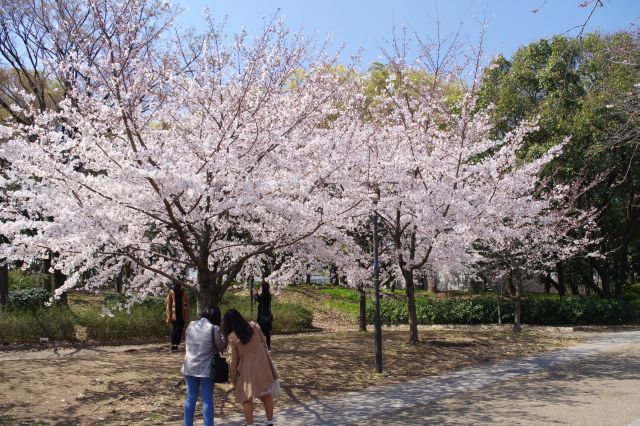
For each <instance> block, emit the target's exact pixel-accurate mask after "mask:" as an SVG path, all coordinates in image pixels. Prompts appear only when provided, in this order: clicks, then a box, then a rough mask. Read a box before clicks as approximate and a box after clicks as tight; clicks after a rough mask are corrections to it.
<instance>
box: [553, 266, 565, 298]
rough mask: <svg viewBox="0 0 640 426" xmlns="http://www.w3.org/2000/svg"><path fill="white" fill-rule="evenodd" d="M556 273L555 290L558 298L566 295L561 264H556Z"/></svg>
mask: <svg viewBox="0 0 640 426" xmlns="http://www.w3.org/2000/svg"><path fill="white" fill-rule="evenodd" d="M556 273H557V274H558V286H557V287H556V289H557V290H558V294H559V295H560V297H564V296H565V295H566V294H567V284H566V281H565V279H564V265H563V264H562V262H558V263H556Z"/></svg>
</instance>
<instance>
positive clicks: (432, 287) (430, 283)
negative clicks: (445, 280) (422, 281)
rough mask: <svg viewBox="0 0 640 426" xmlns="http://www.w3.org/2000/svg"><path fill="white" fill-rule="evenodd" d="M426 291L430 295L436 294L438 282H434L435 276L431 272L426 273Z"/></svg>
mask: <svg viewBox="0 0 640 426" xmlns="http://www.w3.org/2000/svg"><path fill="white" fill-rule="evenodd" d="M427 290H429V291H430V292H432V293H437V292H438V281H437V280H436V274H435V273H433V272H429V273H427Z"/></svg>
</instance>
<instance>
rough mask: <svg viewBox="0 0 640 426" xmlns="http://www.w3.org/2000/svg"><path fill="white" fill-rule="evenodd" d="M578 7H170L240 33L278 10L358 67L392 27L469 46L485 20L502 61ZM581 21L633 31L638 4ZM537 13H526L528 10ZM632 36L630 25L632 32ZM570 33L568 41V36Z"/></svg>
mask: <svg viewBox="0 0 640 426" xmlns="http://www.w3.org/2000/svg"><path fill="white" fill-rule="evenodd" d="M582 1H583V0H546V1H545V0H439V1H436V0H423V1H420V0H395V1H394V0H387V1H376V0H369V1H366V0H341V1H336V0H322V1H305V0H297V1H296V0H235V1H229V0H227V1H221V0H174V3H176V4H178V5H180V6H181V7H182V8H183V9H184V12H183V13H182V15H181V16H180V18H179V23H180V24H181V25H182V26H193V27H196V28H199V27H201V25H202V24H203V21H204V19H203V15H202V10H203V8H204V7H205V6H207V7H209V9H210V11H211V12H212V14H213V16H214V17H215V18H216V20H220V19H222V18H224V17H225V16H226V17H227V19H228V22H227V31H228V32H229V33H236V32H238V31H240V30H241V28H243V27H244V28H245V29H247V30H248V31H249V33H254V32H257V31H259V29H260V28H261V25H262V19H263V17H265V16H270V15H273V14H274V13H275V12H276V11H278V9H279V10H280V15H281V16H282V17H284V19H285V22H286V23H287V25H288V26H289V27H290V28H292V29H299V28H300V27H302V29H303V31H304V32H305V33H306V34H309V35H314V36H315V38H316V39H317V40H319V41H322V40H324V39H325V37H326V36H327V35H328V34H332V36H333V40H334V42H333V47H334V48H337V47H338V46H339V45H340V44H342V43H345V44H346V51H345V55H349V54H352V53H355V52H356V51H357V50H358V48H360V47H361V48H362V49H363V54H362V65H363V67H365V68H366V66H367V65H368V64H369V63H371V62H373V61H376V60H380V59H381V57H380V55H381V54H380V48H381V47H384V46H386V45H387V41H388V40H390V38H391V36H392V31H393V28H394V26H395V27H396V28H399V27H400V26H401V25H402V24H403V23H405V24H406V25H408V26H409V27H410V28H412V29H414V30H415V31H416V32H417V33H418V34H421V35H423V36H424V35H429V34H434V30H435V19H436V18H439V20H440V22H441V28H442V32H445V33H451V32H452V31H455V30H456V29H457V28H458V26H459V25H460V22H463V34H464V35H465V37H467V38H469V39H471V40H473V41H475V40H477V35H478V34H479V28H480V24H479V20H480V21H481V20H482V18H483V16H485V15H486V17H487V23H488V28H487V34H486V38H485V51H486V55H487V57H488V58H490V57H491V56H493V55H494V54H495V53H498V52H500V53H503V54H505V55H506V56H510V55H511V54H512V53H513V52H515V50H516V49H517V48H518V47H519V46H521V45H524V44H527V43H529V42H532V41H535V40H538V39H540V38H544V37H551V36H553V35H555V34H560V33H564V32H566V31H568V30H570V29H571V28H572V27H575V26H576V25H581V24H582V23H584V21H585V20H586V18H587V16H588V14H589V12H590V10H591V7H589V8H580V7H579V6H578V5H579V4H580V3H581V2H582ZM603 3H604V7H598V8H597V10H596V11H595V13H594V15H593V17H592V18H591V20H590V21H589V23H588V25H587V27H586V30H587V31H603V32H611V31H615V30H618V29H628V28H630V26H631V25H638V24H640V0H603ZM538 8H540V10H539V11H538V12H537V13H533V12H532V10H533V9H538ZM635 28H636V30H637V26H636V27H635ZM577 32H578V30H573V31H572V32H569V34H572V35H576V34H577Z"/></svg>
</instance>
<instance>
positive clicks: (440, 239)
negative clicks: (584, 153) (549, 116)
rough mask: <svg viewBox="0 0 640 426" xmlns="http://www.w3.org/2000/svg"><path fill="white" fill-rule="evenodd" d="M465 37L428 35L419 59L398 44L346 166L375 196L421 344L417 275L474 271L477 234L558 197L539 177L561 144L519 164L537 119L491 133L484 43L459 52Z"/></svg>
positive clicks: (539, 209)
mask: <svg viewBox="0 0 640 426" xmlns="http://www.w3.org/2000/svg"><path fill="white" fill-rule="evenodd" d="M457 43H458V42H457V39H456V38H455V37H454V38H453V40H452V41H451V42H450V43H449V44H447V43H443V42H442V41H435V42H428V41H422V40H420V39H418V43H417V45H418V48H419V55H418V60H416V61H415V63H408V61H407V59H406V58H407V56H408V53H407V52H406V46H407V44H406V43H397V44H396V45H395V52H396V54H395V55H394V56H389V74H388V78H387V81H386V83H387V85H386V87H385V88H383V89H382V90H379V91H378V93H377V94H376V96H375V97H374V98H373V99H370V100H368V101H367V110H366V113H362V114H360V116H359V117H358V118H359V121H360V125H361V130H360V132H359V135H360V137H361V141H362V143H363V145H362V146H361V147H360V148H359V149H358V152H359V153H360V157H359V158H358V159H354V160H352V161H353V163H352V164H351V165H350V166H349V167H347V168H345V169H344V170H345V171H346V172H350V173H351V174H352V176H351V178H350V179H349V181H351V182H353V184H354V185H360V186H365V187H366V188H368V191H369V192H370V194H371V195H372V196H373V198H374V200H373V203H371V204H370V208H371V209H372V210H373V211H375V214H376V215H378V217H379V218H380V220H381V224H382V230H383V238H385V239H386V241H387V242H388V243H389V244H390V245H391V246H392V248H393V257H394V259H395V263H396V267H397V269H398V270H399V272H400V274H401V276H402V278H403V280H404V284H405V289H406V296H407V303H408V312H409V324H410V341H411V342H417V341H418V331H417V317H416V307H415V284H414V277H415V276H416V274H418V273H421V271H423V270H424V269H427V268H428V269H434V270H442V269H446V270H455V271H464V270H469V268H470V267H471V265H473V264H474V262H475V261H477V260H478V258H479V256H480V255H479V253H478V252H477V251H476V250H475V249H474V242H477V241H478V240H480V239H482V238H483V237H484V236H487V235H491V236H495V235H496V233H497V232H498V231H499V230H502V229H506V228H505V227H504V226H502V224H503V223H505V221H508V220H509V219H511V218H516V217H517V218H527V217H534V216H539V215H542V211H544V209H546V208H548V207H549V202H550V200H549V199H547V198H544V197H539V196H538V198H536V193H535V189H536V183H537V180H538V179H537V176H538V173H539V172H540V170H541V167H543V166H544V165H545V164H547V163H548V162H549V161H550V160H551V159H552V158H554V156H555V155H557V153H558V151H559V149H560V148H556V149H554V150H552V151H550V152H549V153H547V154H546V155H544V156H542V157H541V158H539V159H538V160H536V161H533V162H530V163H527V164H519V162H518V157H517V153H518V150H519V149H520V148H521V146H522V143H523V139H524V136H525V135H526V134H527V133H528V132H530V131H531V129H533V128H534V126H533V125H531V124H523V125H521V126H520V127H518V128H517V129H515V130H514V131H513V132H511V133H509V134H506V135H504V136H503V137H502V138H500V139H497V140H495V139H491V137H490V133H491V132H490V131H491V128H492V127H491V124H490V121H489V118H488V115H487V111H484V110H479V109H478V108H477V107H476V92H477V84H478V83H477V82H478V81H479V75H480V59H481V57H482V51H481V50H478V51H477V52H475V55H473V56H472V57H470V58H466V57H464V56H458V54H457V53H456V52H458V51H457ZM468 69H470V73H471V74H470V78H469V79H467V76H469V72H467V71H466V70H468ZM469 81H470V83H469ZM360 107H362V105H360ZM498 225H500V226H498Z"/></svg>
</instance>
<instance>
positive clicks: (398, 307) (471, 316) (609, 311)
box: [367, 295, 640, 325]
mask: <svg viewBox="0 0 640 426" xmlns="http://www.w3.org/2000/svg"><path fill="white" fill-rule="evenodd" d="M500 308H501V309H500V314H501V317H502V321H503V322H512V321H513V320H514V310H515V307H514V303H513V301H512V300H509V299H503V300H502V302H501V306H500ZM380 314H381V318H382V322H383V323H384V324H406V323H408V322H409V315H408V312H407V306H406V301H405V300H401V299H383V300H382V301H381V304H380ZM416 316H417V320H418V323H419V324H491V323H496V322H497V316H498V309H497V302H496V298H495V297H493V296H473V297H467V298H450V299H432V298H425V297H416ZM639 319H640V309H638V307H637V306H635V305H634V304H633V303H630V302H626V301H625V302H621V303H618V302H616V301H614V300H611V299H602V298H598V297H587V296H571V297H563V298H560V297H557V296H548V295H544V296H542V295H527V296H525V297H523V299H522V322H523V323H525V324H536V325H574V324H623V323H627V322H632V321H637V320H639ZM367 320H368V321H369V322H370V323H371V322H373V303H372V302H369V305H368V308H367Z"/></svg>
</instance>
